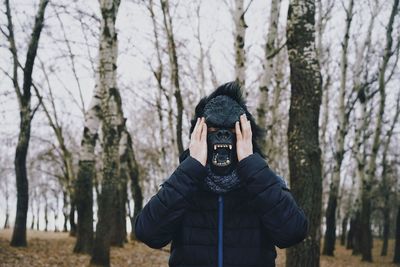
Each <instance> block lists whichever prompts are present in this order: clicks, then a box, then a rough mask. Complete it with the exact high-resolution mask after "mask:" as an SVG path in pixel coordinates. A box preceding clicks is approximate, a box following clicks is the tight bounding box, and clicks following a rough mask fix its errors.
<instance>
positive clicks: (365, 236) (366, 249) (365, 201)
mask: <svg viewBox="0 0 400 267" xmlns="http://www.w3.org/2000/svg"><path fill="white" fill-rule="evenodd" d="M398 6H399V0H395V1H394V3H393V7H392V11H391V15H390V18H389V22H388V24H387V28H386V47H385V52H384V55H383V58H382V62H381V64H380V66H379V79H378V82H379V95H380V101H379V113H378V117H377V123H376V126H375V131H374V138H373V144H372V153H371V156H370V158H369V162H368V168H367V173H366V176H365V178H366V179H365V180H364V181H363V188H362V197H361V201H362V202H361V231H362V234H361V237H362V239H361V254H362V258H361V259H362V260H363V261H368V262H372V233H371V228H370V227H371V222H370V220H371V191H372V190H371V188H372V183H373V178H374V176H375V171H376V158H377V155H378V150H379V147H380V143H381V142H380V137H381V131H382V124H383V113H384V111H385V100H386V93H385V87H386V81H385V74H386V69H387V65H388V62H389V60H390V57H391V56H392V44H393V38H392V31H393V23H394V19H395V16H396V14H397V13H398Z"/></svg>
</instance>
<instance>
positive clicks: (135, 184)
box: [124, 135, 143, 240]
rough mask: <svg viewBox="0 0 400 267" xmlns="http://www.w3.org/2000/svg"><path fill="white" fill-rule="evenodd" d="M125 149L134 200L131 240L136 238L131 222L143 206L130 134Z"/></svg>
mask: <svg viewBox="0 0 400 267" xmlns="http://www.w3.org/2000/svg"><path fill="white" fill-rule="evenodd" d="M127 137H128V140H127V146H126V147H127V151H126V153H125V154H124V156H126V161H127V167H128V168H127V169H128V171H129V173H128V174H129V178H130V181H131V184H130V185H131V188H130V190H131V193H132V198H133V201H134V204H135V206H134V210H133V216H132V217H131V218H130V219H131V224H132V232H131V236H130V238H131V240H136V236H135V231H134V229H135V227H134V225H133V222H134V220H135V218H136V216H137V215H138V214H139V212H140V211H141V210H142V208H143V194H142V188H141V187H140V183H139V168H138V165H137V162H136V159H135V154H134V151H133V148H132V139H131V137H130V135H128V136H127Z"/></svg>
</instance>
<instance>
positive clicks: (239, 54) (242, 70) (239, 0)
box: [233, 0, 247, 92]
mask: <svg viewBox="0 0 400 267" xmlns="http://www.w3.org/2000/svg"><path fill="white" fill-rule="evenodd" d="M234 2H235V9H234V10H233V22H234V25H235V30H234V34H233V35H234V37H233V38H234V41H233V45H234V53H235V77H236V81H237V82H238V83H239V85H240V86H241V87H242V90H243V92H247V90H246V53H245V48H244V44H245V38H246V28H247V25H246V22H245V20H244V15H245V13H246V10H244V0H236V1H234Z"/></svg>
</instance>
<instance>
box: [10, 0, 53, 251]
mask: <svg viewBox="0 0 400 267" xmlns="http://www.w3.org/2000/svg"><path fill="white" fill-rule="evenodd" d="M48 2H49V1H48V0H41V1H40V3H39V8H38V11H37V13H36V17H35V23H34V26H33V29H32V34H31V38H30V40H29V44H28V50H27V54H26V58H25V64H24V68H23V85H22V90H21V88H20V86H19V84H18V68H19V67H20V63H19V62H18V54H17V46H16V44H15V39H14V27H13V22H12V16H11V8H10V2H9V0H5V6H6V16H7V23H8V26H7V28H8V35H7V39H8V42H9V44H10V51H11V53H12V58H13V77H12V80H13V85H14V89H15V92H16V95H17V99H18V104H19V110H20V128H19V129H20V132H19V134H18V143H17V147H16V151H15V160H14V167H15V177H16V184H17V208H16V210H17V211H16V217H15V224H14V230H13V234H12V238H11V246H15V247H21V246H27V240H26V219H27V212H28V201H29V193H28V191H29V190H28V174H27V169H26V156H27V153H28V147H29V141H30V134H31V121H32V118H33V116H34V114H35V112H36V110H37V109H36V108H35V109H34V110H33V111H32V110H31V86H32V72H33V67H34V63H35V59H36V53H37V49H38V44H39V39H40V34H41V32H42V28H43V24H44V14H45V10H46V7H47V4H48Z"/></svg>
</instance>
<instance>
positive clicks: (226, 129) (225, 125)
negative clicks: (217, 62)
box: [204, 95, 245, 175]
mask: <svg viewBox="0 0 400 267" xmlns="http://www.w3.org/2000/svg"><path fill="white" fill-rule="evenodd" d="M242 114H245V111H244V110H243V108H242V107H241V106H240V105H239V104H238V103H237V102H236V101H235V100H233V99H232V98H230V97H229V96H226V95H220V96H217V97H215V98H213V99H211V100H210V101H209V102H208V103H207V104H206V105H205V107H204V118H205V120H206V123H207V126H208V129H209V132H208V133H207V145H208V147H207V151H208V158H207V160H208V162H209V164H210V168H211V170H212V172H214V173H215V174H216V175H227V174H230V173H231V172H232V171H233V170H234V169H235V168H236V165H237V161H238V159H237V153H236V133H235V131H234V129H235V123H236V122H237V121H239V118H240V115H242Z"/></svg>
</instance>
